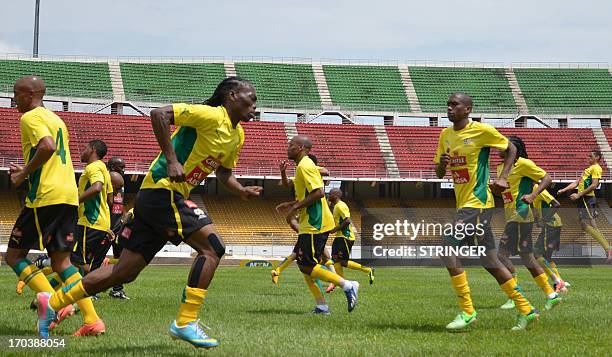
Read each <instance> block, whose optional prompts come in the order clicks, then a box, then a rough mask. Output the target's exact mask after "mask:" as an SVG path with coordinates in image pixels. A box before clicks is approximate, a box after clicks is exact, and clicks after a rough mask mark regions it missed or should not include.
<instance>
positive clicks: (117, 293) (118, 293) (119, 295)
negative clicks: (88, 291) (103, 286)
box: [108, 290, 130, 300]
mask: <svg viewBox="0 0 612 357" xmlns="http://www.w3.org/2000/svg"><path fill="white" fill-rule="evenodd" d="M108 295H109V296H110V297H112V298H115V299H122V300H130V297H129V296H127V295H126V294H125V291H123V290H111V291H110V292H109V293H108Z"/></svg>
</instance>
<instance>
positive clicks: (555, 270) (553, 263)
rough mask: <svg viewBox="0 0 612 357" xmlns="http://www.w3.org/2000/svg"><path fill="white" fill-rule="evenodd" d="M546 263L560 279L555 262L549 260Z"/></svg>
mask: <svg viewBox="0 0 612 357" xmlns="http://www.w3.org/2000/svg"><path fill="white" fill-rule="evenodd" d="M548 265H550V268H551V269H552V270H553V271H554V272H555V275H556V276H557V278H559V279H561V274H559V270H558V269H557V264H555V262H553V261H552V260H551V261H549V262H548ZM561 280H563V279H561Z"/></svg>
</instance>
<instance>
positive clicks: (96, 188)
mask: <svg viewBox="0 0 612 357" xmlns="http://www.w3.org/2000/svg"><path fill="white" fill-rule="evenodd" d="M100 191H102V182H100V181H97V182H95V183H94V184H93V185H91V186H89V188H88V189H86V190H85V191H83V193H82V194H81V195H80V196H79V203H82V202H85V201H87V200H89V199H91V198H93V197H95V196H96V195H97V194H99V193H100Z"/></svg>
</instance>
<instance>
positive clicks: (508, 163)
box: [492, 141, 550, 191]
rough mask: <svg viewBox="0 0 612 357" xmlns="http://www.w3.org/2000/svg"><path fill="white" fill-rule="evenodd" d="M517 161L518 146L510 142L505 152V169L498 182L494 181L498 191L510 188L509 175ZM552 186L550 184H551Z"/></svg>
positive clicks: (494, 186)
mask: <svg viewBox="0 0 612 357" xmlns="http://www.w3.org/2000/svg"><path fill="white" fill-rule="evenodd" d="M515 159H516V146H514V144H512V142H510V141H509V142H508V148H507V149H506V151H505V155H504V168H503V169H502V172H501V175H499V177H498V178H497V180H495V181H493V184H492V186H493V188H494V189H497V190H500V191H502V190H506V189H508V188H509V187H510V185H508V181H507V180H508V175H509V174H510V170H511V169H512V164H514V161H515ZM549 184H550V183H549Z"/></svg>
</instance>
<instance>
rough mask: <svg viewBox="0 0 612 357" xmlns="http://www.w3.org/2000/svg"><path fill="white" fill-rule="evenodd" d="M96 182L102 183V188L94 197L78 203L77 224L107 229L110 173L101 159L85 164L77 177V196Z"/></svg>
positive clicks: (108, 222)
mask: <svg viewBox="0 0 612 357" xmlns="http://www.w3.org/2000/svg"><path fill="white" fill-rule="evenodd" d="M96 182H100V183H102V190H101V191H100V192H99V193H98V194H97V195H95V196H94V197H92V198H90V199H88V200H87V201H85V202H81V204H80V205H79V224H80V225H82V226H85V227H89V228H93V229H97V230H99V231H108V230H109V229H110V209H109V207H108V199H107V197H108V194H109V193H112V192H113V186H112V185H111V180H110V174H109V172H108V169H107V168H106V165H104V162H102V161H101V160H98V161H94V162H92V163H91V164H89V165H87V166H85V171H83V174H82V175H81V178H79V196H80V195H82V194H83V192H85V190H87V189H88V188H90V187H91V186H93V184H95V183H96Z"/></svg>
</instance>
